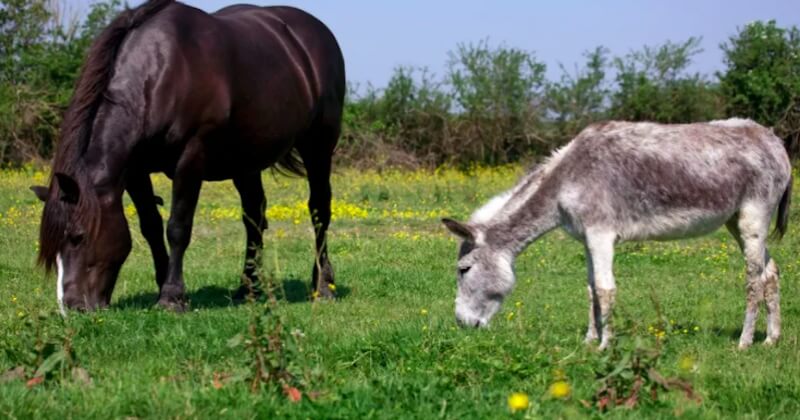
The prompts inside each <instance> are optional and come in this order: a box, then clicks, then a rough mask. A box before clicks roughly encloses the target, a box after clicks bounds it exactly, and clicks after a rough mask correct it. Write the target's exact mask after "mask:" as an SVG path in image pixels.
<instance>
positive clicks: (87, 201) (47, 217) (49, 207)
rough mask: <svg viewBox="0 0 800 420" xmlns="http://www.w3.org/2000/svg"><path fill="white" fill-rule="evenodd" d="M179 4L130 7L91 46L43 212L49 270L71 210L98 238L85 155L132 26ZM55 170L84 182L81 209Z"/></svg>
mask: <svg viewBox="0 0 800 420" xmlns="http://www.w3.org/2000/svg"><path fill="white" fill-rule="evenodd" d="M174 2H175V0H149V1H148V2H146V3H144V4H142V5H141V6H139V7H136V8H134V9H126V10H125V11H123V12H122V13H120V14H119V15H118V16H117V17H116V18H115V19H114V20H113V21H112V22H111V24H109V25H108V26H107V27H106V28H105V29H104V30H103V31H102V32H101V33H100V35H99V36H98V37H97V38H96V39H95V41H94V42H93V43H92V46H91V48H90V49H89V53H88V55H87V57H86V62H85V63H84V65H83V68H82V69H81V73H80V76H79V77H78V81H77V83H76V85H75V92H74V94H73V95H72V99H71V100H70V103H69V107H68V108H67V111H66V113H65V114H64V120H63V121H62V123H61V130H60V135H59V141H58V144H57V145H56V153H55V158H54V159H53V168H52V175H51V177H50V195H49V199H48V202H47V203H46V205H45V211H44V213H43V214H42V224H41V228H40V232H39V263H40V264H43V265H44V266H45V268H46V269H47V270H48V271H49V270H50V269H51V268H52V267H53V264H55V260H56V254H57V253H58V249H59V246H60V244H61V242H62V240H63V239H64V232H65V230H66V228H67V225H68V223H69V222H70V220H69V218H70V214H71V213H74V214H75V215H76V217H77V218H78V219H80V220H77V221H78V222H79V223H80V224H81V225H82V226H84V227H85V228H86V233H87V234H89V235H92V236H93V235H95V234H96V231H97V229H96V228H97V221H98V219H99V217H98V216H99V210H100V208H99V204H98V201H97V196H96V195H95V193H94V190H93V189H92V188H89V186H90V185H91V183H90V181H89V179H88V174H87V173H86V172H87V171H86V167H85V165H84V162H83V155H84V154H85V153H86V150H87V149H88V147H89V141H90V139H91V137H92V126H93V124H94V120H95V116H96V115H97V111H98V109H99V108H100V105H101V104H102V103H103V100H104V97H105V93H106V90H107V89H108V84H109V83H110V81H111V78H112V77H113V76H114V63H115V62H116V59H117V53H118V52H119V48H120V46H121V45H122V42H123V41H124V40H125V37H126V35H127V34H128V33H129V32H130V31H131V30H133V29H134V28H136V27H138V26H140V25H141V24H142V23H144V22H145V21H147V20H148V19H149V18H150V17H152V16H153V15H155V14H156V13H158V12H159V11H161V10H162V9H164V8H165V7H167V6H169V5H170V4H172V3H174ZM56 173H61V174H65V175H69V176H71V177H72V178H73V179H74V180H75V181H76V182H77V183H78V185H79V186H81V194H80V199H79V201H78V203H77V208H75V209H73V210H74V212H73V211H69V209H68V208H67V204H66V203H63V202H61V200H59V197H60V192H59V191H58V188H59V187H58V182H55V181H56V180H55V179H54V175H55V174H56Z"/></svg>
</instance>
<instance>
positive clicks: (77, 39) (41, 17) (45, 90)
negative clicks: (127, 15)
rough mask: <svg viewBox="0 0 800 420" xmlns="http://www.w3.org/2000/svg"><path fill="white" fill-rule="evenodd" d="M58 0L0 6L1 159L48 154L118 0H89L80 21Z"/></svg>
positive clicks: (9, 160) (19, 159)
mask: <svg viewBox="0 0 800 420" xmlns="http://www.w3.org/2000/svg"><path fill="white" fill-rule="evenodd" d="M60 7H61V6H60V3H58V0H10V1H6V2H4V3H3V5H2V7H0V57H2V58H0V164H8V163H17V164H18V163H22V162H25V161H30V160H33V159H38V158H42V157H49V156H50V155H51V154H52V152H53V146H54V144H55V141H56V138H57V136H58V126H59V124H60V119H61V114H62V113H63V111H64V110H65V109H66V104H67V102H68V100H69V97H70V95H71V91H72V86H73V84H74V83H75V79H76V78H77V77H78V73H79V71H80V67H81V64H82V62H83V57H84V55H85V52H86V50H87V49H88V47H89V45H90V44H91V41H92V39H94V37H95V36H96V35H97V34H98V32H99V30H100V29H101V28H103V27H105V26H106V25H107V24H108V22H110V20H111V19H112V18H113V16H114V15H116V13H117V11H118V10H119V8H120V1H119V0H108V1H107V2H100V3H93V4H91V5H90V12H89V14H88V15H87V16H86V18H85V19H84V20H83V21H82V22H81V21H79V20H78V19H74V18H73V19H70V18H69V17H67V16H64V15H63V13H62V9H61V8H60Z"/></svg>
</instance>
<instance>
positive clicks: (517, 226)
mask: <svg viewBox="0 0 800 420" xmlns="http://www.w3.org/2000/svg"><path fill="white" fill-rule="evenodd" d="M559 184H560V183H559V182H558V181H557V180H556V179H554V178H551V177H546V178H545V179H543V180H542V181H541V182H536V183H532V184H531V185H528V187H527V188H526V189H521V190H518V191H515V193H514V194H512V196H511V197H510V198H509V200H508V201H507V202H506V203H505V205H504V206H503V208H502V209H500V211H499V212H498V214H497V216H496V217H495V218H494V219H493V220H492V221H490V222H489V223H487V224H486V230H485V232H486V238H485V240H486V242H488V243H491V244H492V246H495V247H500V248H503V249H507V250H509V251H510V252H511V253H512V254H513V255H517V254H519V253H520V252H522V250H524V249H525V248H526V247H527V246H528V245H529V244H530V243H531V242H533V241H535V240H536V239H538V238H539V237H540V236H542V235H544V234H545V233H547V232H549V231H550V230H552V229H554V228H556V227H558V225H559V223H560V217H559V214H558V202H557V201H558V200H557V195H558V189H559V186H560V185H559Z"/></svg>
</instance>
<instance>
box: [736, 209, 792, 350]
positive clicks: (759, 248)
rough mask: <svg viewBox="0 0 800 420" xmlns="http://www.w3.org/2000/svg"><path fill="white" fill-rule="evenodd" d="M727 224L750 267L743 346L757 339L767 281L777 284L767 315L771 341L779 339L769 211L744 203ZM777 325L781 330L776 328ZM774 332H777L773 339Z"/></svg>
mask: <svg viewBox="0 0 800 420" xmlns="http://www.w3.org/2000/svg"><path fill="white" fill-rule="evenodd" d="M726 226H727V227H728V230H729V231H730V232H731V234H732V235H733V236H734V237H735V238H736V241H737V242H738V243H739V247H740V248H741V250H742V253H743V254H744V259H745V264H746V267H747V270H746V271H747V274H746V276H747V304H746V307H745V315H744V325H743V326H742V335H741V336H740V337H739V348H740V349H746V348H747V347H749V346H750V345H751V344H752V343H753V334H754V333H755V324H756V320H757V319H758V306H759V304H760V303H761V301H762V300H763V299H764V297H765V292H766V289H767V288H768V286H767V283H771V284H772V285H774V291H772V290H771V291H770V292H769V293H770V298H771V299H772V300H773V305H772V308H770V307H769V305H768V315H767V317H768V319H767V324H768V327H767V328H768V337H767V341H768V342H769V343H771V342H773V341H774V340H775V339H777V335H780V314H779V313H778V311H779V308H778V296H777V293H778V291H777V281H778V280H777V268H776V266H775V263H774V262H772V261H771V259H770V257H769V254H768V253H767V248H766V239H767V232H768V228H769V212H768V211H764V210H763V209H760V208H758V207H756V206H747V207H743V208H742V210H741V211H740V212H739V215H738V217H737V218H735V219H731V220H730V221H728V223H727V224H726ZM768 266H769V267H770V268H769V269H768V268H767V267H768ZM772 268H774V270H772ZM776 321H777V324H776ZM770 325H771V326H770ZM776 326H777V330H773V329H774V328H775V327H776ZM770 333H772V334H777V335H776V336H775V337H774V338H772V339H770Z"/></svg>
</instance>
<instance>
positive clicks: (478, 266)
mask: <svg viewBox="0 0 800 420" xmlns="http://www.w3.org/2000/svg"><path fill="white" fill-rule="evenodd" d="M442 223H444V225H445V226H446V227H447V229H448V230H450V232H452V233H453V234H455V235H456V236H458V237H459V238H460V239H461V244H460V247H459V252H458V264H457V266H456V267H457V269H458V273H457V276H458V277H457V278H458V291H457V293H456V321H458V323H459V324H460V325H462V326H470V327H485V326H487V325H488V324H489V320H491V319H492V317H493V316H494V314H496V313H497V311H498V310H500V305H501V304H502V303H503V299H504V298H505V297H506V295H507V294H508V293H509V292H510V291H511V289H512V287H513V286H514V269H513V266H512V258H513V257H512V255H511V254H510V253H509V252H508V250H503V249H499V248H497V247H492V246H491V245H490V244H487V243H486V242H485V241H484V238H485V234H484V232H483V230H482V228H481V226H480V225H478V224H470V223H461V222H457V221H455V220H452V219H442Z"/></svg>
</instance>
